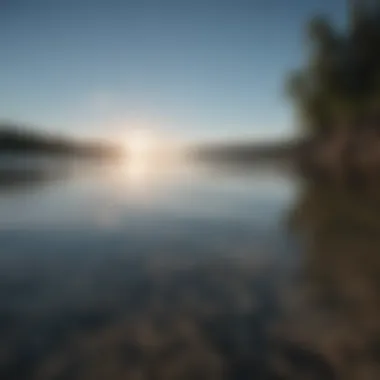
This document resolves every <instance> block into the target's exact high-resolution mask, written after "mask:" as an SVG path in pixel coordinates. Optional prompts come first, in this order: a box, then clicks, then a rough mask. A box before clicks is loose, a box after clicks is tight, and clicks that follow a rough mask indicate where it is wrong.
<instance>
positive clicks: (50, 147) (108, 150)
mask: <svg viewBox="0 0 380 380" xmlns="http://www.w3.org/2000/svg"><path fill="white" fill-rule="evenodd" d="M0 153H41V154H72V155H104V154H112V153H115V151H114V149H113V148H112V147H110V146H107V145H106V144H103V143H100V142H92V143H90V142H89V143H79V142H77V141H75V140H73V139H69V138H64V137H56V136H53V135H49V134H46V133H42V132H35V131H32V130H31V129H30V128H27V127H23V126H19V125H15V124H11V123H3V124H0Z"/></svg>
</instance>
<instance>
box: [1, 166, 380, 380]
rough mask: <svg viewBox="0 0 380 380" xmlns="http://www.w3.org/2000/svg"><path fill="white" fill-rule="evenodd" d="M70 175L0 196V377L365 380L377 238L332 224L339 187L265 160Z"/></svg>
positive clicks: (373, 343)
mask: <svg viewBox="0 0 380 380" xmlns="http://www.w3.org/2000/svg"><path fill="white" fill-rule="evenodd" d="M74 169H75V170H74V173H73V174H72V175H69V176H67V175H66V176H53V178H50V177H49V176H47V178H45V177H44V176H37V177H31V178H29V180H27V181H16V182H15V183H14V184H13V186H11V187H10V186H9V184H8V185H6V186H4V185H3V186H1V187H0V210H1V213H0V278H1V282H0V294H1V309H0V311H1V313H0V331H1V333H2V336H3V339H2V342H1V345H0V350H1V351H0V352H1V355H0V375H1V376H0V377H1V378H4V379H21V378H22V379H24V378H25V379H27V378H28V379H30V378H37V379H119V378H120V379H125V378H126V379H145V378H146V379H153V378H155V379H157V378H158V379H161V378H162V379H167V378H169V379H184V378H186V379H193V378H194V379H195V378H197V379H198V378H204V379H210V378H215V379H219V378H227V379H248V378H259V379H261V378H263V379H283V378H284V379H287V378H289V379H291V378H315V379H329V378H331V379H333V378H348V377H344V376H346V375H347V374H348V373H350V374H351V375H352V376H353V377H351V378H353V379H356V378H364V377H355V376H362V375H361V373H362V372H360V371H367V372H368V373H370V376H372V374H376V373H377V372H376V371H377V368H378V367H377V364H376V363H377V358H378V357H377V356H376V355H377V354H376V353H377V351H376V350H377V347H378V346H377V342H380V340H378V339H377V336H380V335H378V333H379V331H380V329H378V327H379V326H378V325H379V324H378V323H377V316H379V314H378V313H377V305H378V304H379V305H380V303H379V302H378V301H379V300H378V299H377V288H376V286H377V283H374V282H373V281H375V280H374V279H376V278H377V277H376V276H377V273H378V272H376V264H377V260H376V257H375V255H376V254H375V253H374V252H375V251H376V250H377V248H379V247H380V245H376V242H375V240H376V239H375V237H376V233H377V230H375V232H374V230H373V229H372V235H369V233H370V232H368V231H369V228H367V227H368V223H367V219H368V218H370V217H368V215H367V214H365V215H366V216H364V217H363V218H364V219H363V218H362V219H361V222H360V223H361V224H360V226H363V225H365V226H366V228H362V227H360V228H359V224H352V223H351V224H350V225H348V226H345V225H344V223H343V222H340V220H343V219H344V220H347V218H348V220H350V218H349V217H350V215H351V216H352V215H354V217H353V219H354V220H355V221H356V220H357V219H358V218H357V214H358V213H357V212H355V213H351V214H350V212H349V211H347V207H346V205H345V204H342V205H341V203H342V202H343V199H345V198H344V197H343V196H342V194H341V193H340V192H337V191H335V190H331V189H328V190H326V189H322V190H320V189H319V190H315V189H314V187H312V188H307V187H305V185H304V184H302V185H301V181H300V180H299V179H297V178H296V177H295V176H294V175H293V174H292V173H291V172H290V171H285V170H283V169H282V170H279V168H276V167H266V168H263V167H255V168H249V169H247V168H237V167H234V168H231V167H230V168H227V167H224V168H222V167H205V166H203V167H200V166H194V165H192V166H186V167H181V168H178V167H177V168H170V170H169V169H165V170H164V169H161V168H151V167H149V168H148V167H137V168H136V167H130V166H128V165H120V164H118V165H116V164H115V165H107V166H103V165H102V166H100V165H89V166H88V167H86V168H83V167H79V166H78V167H74ZM152 169H154V170H152ZM334 196H335V197H336V198H334ZM355 199H357V198H355ZM359 199H364V200H365V201H366V200H367V198H359ZM362 203H363V202H361V203H360V206H362ZM348 204H349V205H352V204H354V201H353V200H350V201H348ZM369 209H370V210H373V207H369ZM367 211H368V207H367ZM342 215H345V216H342ZM339 218H340V219H339ZM365 218H367V219H365ZM359 219H360V218H359ZM363 220H364V222H363ZM365 223H367V224H365ZM348 230H349V231H351V232H350V233H347V231H348ZM336 236H339V238H337V237H336ZM342 236H344V238H342ZM369 236H371V239H372V242H371V243H370V244H369V243H368V244H367V246H366V248H365V249H366V250H365V251H364V253H363V244H364V242H368V241H370V240H369ZM355 244H356V245H355ZM347 249H349V251H348V250H347ZM331 251H334V252H335V253H331ZM342 252H345V255H346V256H345V257H344V259H342V255H341V253H342ZM350 252H351V253H350ZM357 252H361V257H362V258H363V257H364V258H365V259H366V262H367V263H369V262H370V263H371V264H370V265H369V267H370V268H371V270H372V271H373V273H371V275H370V274H369V273H367V272H368V271H367V269H368V268H369V267H368V266H366V267H365V268H364V269H363V268H361V267H360V266H359V265H358V263H360V260H359V261H358V260H357ZM379 253H380V251H379ZM332 257H334V260H332ZM366 265H367V264H366ZM342 268H343V269H342ZM357 307H360V308H361V309H360V312H359V311H356V314H355V315H353V316H351V315H348V310H349V311H351V312H352V311H353V310H355V308H357ZM364 310H365V311H364ZM355 318H356V319H355ZM355 326H360V328H361V330H360V328H359V327H357V330H355V332H353V331H352V330H353V328H355ZM378 330H379V331H378ZM367 345H368V347H367ZM379 347H380V344H379ZM350 355H351V356H350ZM351 357H353V358H355V360H356V362H355V363H356V364H355V370H357V371H358V372H357V373H358V374H357V375H355V374H354V372H353V369H352V368H351V367H352V366H353V364H352V363H354V361H353V359H352V360H350V358H351ZM363 363H364V364H363ZM350 366H351V367H350ZM363 368H364V369H363ZM371 371H372V372H371ZM296 376H298V377H296ZM309 376H314V377H309ZM365 378H368V379H372V378H375V377H365Z"/></svg>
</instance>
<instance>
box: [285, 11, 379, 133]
mask: <svg viewBox="0 0 380 380" xmlns="http://www.w3.org/2000/svg"><path fill="white" fill-rule="evenodd" d="M379 11H380V4H379V5H376V6H375V9H374V7H373V6H372V8H371V10H369V9H366V8H363V9H361V12H360V17H356V18H354V20H355V23H354V24H352V25H350V27H348V28H346V30H343V31H340V30H338V28H336V27H335V26H334V25H333V24H332V23H331V22H330V21H329V20H328V19H326V18H324V17H315V18H313V19H312V20H311V21H310V22H309V25H308V33H307V35H308V43H309V45H310V46H309V47H310V49H309V57H308V59H307V61H306V64H305V65H304V67H302V68H300V69H299V70H297V71H295V72H294V73H293V74H291V75H290V77H289V78H288V83H287V92H288V93H289V95H290V96H291V98H292V99H293V100H294V101H295V105H296V108H297V110H298V111H299V112H300V115H301V117H302V122H303V125H305V126H306V127H307V130H308V131H311V132H313V133H318V132H320V131H321V130H326V129H328V130H333V129H334V128H335V127H336V126H337V125H339V126H341V125H342V124H343V125H345V126H346V127H348V128H349V127H351V126H353V125H354V124H355V123H356V122H357V120H358V119H359V120H360V119H361V118H363V116H368V115H369V114H371V113H373V112H374V111H376V110H377V109H378V108H380V107H379V106H380V17H379V14H380V12H379Z"/></svg>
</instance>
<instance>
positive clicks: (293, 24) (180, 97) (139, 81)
mask: <svg viewBox="0 0 380 380" xmlns="http://www.w3.org/2000/svg"><path fill="white" fill-rule="evenodd" d="M345 5H346V1H345V0H320V1H318V0H287V1H285V0H203V1H201V0H186V1H185V0H176V1H174V0H150V1H149V0H124V1H122V0H119V1H115V0H104V1H100V0H89V1H86V0H0V49H1V50H0V54H1V59H0V119H2V120H12V121H15V122H21V123H25V124H30V125H33V126H36V127H38V128H44V129H46V130H48V131H49V132H59V133H64V134H78V135H91V134H94V135H107V134H109V135H110V136H111V135H114V134H115V135H118V134H120V133H123V131H127V130H128V129H130V128H134V127H135V126H144V127H146V128H152V129H157V130H164V131H165V132H168V133H174V134H177V135H181V136H184V137H187V138H195V139H219V138H222V139H223V138H239V137H241V136H249V137H253V138H260V139H267V138H277V137H283V136H288V135H291V134H293V133H294V121H293V116H292V109H291V104H290V102H289V100H288V99H286V96H285V93H284V81H285V78H286V75H287V73H288V72H289V70H291V69H293V68H295V67H297V66H298V65H299V64H300V63H301V61H302V59H303V57H304V56H305V52H306V49H305V48H306V44H305V35H304V33H303V30H304V25H305V23H306V21H307V20H308V19H309V18H310V17H311V16H312V15H315V14H317V13H325V14H328V15H329V16H330V17H331V18H332V19H333V20H336V21H338V22H340V21H341V20H343V19H344V16H345Z"/></svg>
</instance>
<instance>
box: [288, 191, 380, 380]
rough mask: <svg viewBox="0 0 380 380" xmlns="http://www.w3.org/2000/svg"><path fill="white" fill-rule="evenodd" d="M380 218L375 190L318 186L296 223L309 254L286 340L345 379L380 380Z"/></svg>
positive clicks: (379, 199)
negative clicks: (304, 348)
mask: <svg viewBox="0 0 380 380" xmlns="http://www.w3.org/2000/svg"><path fill="white" fill-rule="evenodd" d="M379 211H380V197H379V195H378V193H377V191H376V189H373V188H372V189H363V190H362V191H360V192H358V191H351V190H350V189H343V188H338V187H336V186H332V185H327V184H324V185H321V184H320V185H316V184H313V185H309V186H307V188H306V189H305V191H304V193H303V195H302V197H301V199H300V200H299V201H298V204H297V205H296V207H295V209H294V210H293V214H292V216H291V218H290V219H291V226H292V227H293V228H295V229H296V231H298V232H299V233H301V235H302V236H304V239H305V244H306V248H307V249H306V250H305V253H306V256H305V258H304V272H303V273H302V275H300V278H299V279H298V281H297V283H296V284H295V285H294V287H293V288H292V290H291V296H292V298H293V299H294V301H293V304H292V307H290V308H289V309H290V310H291V312H292V313H293V314H292V326H293V327H292V328H289V326H288V325H285V326H286V329H287V330H288V331H287V333H288V334H289V335H290V336H293V339H294V338H296V337H299V339H300V341H302V342H303V344H304V345H305V346H307V347H313V349H314V350H316V351H319V352H321V353H322V354H323V356H324V358H325V360H326V362H328V363H330V365H331V366H332V367H333V368H334V369H335V371H336V373H337V376H339V377H338V378H342V379H377V378H380V276H379V274H380V213H379Z"/></svg>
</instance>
